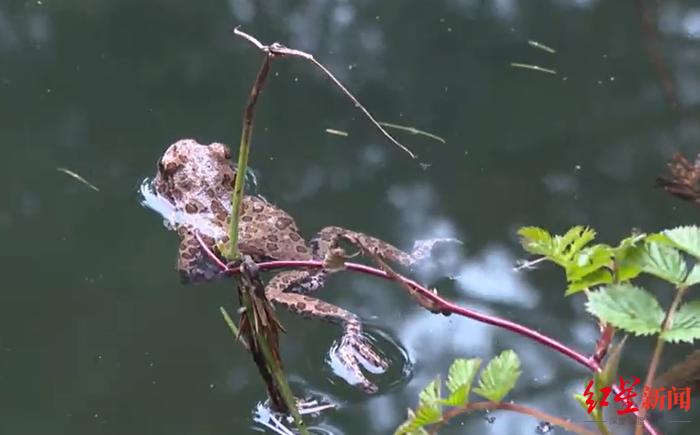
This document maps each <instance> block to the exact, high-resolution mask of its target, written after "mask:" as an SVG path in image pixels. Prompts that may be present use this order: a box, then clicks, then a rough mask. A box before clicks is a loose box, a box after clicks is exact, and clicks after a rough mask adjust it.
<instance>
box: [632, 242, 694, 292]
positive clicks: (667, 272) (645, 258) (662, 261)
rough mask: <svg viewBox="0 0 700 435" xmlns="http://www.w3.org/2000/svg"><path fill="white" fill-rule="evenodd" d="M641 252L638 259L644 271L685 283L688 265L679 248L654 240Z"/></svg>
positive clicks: (669, 280) (678, 283) (674, 282)
mask: <svg viewBox="0 0 700 435" xmlns="http://www.w3.org/2000/svg"><path fill="white" fill-rule="evenodd" d="M639 254H640V255H639V257H638V259H637V260H638V261H639V266H640V267H641V268H642V270H643V271H644V272H646V273H650V274H652V275H655V276H657V277H659V278H661V279H663V280H665V281H668V282H670V283H673V284H675V285H680V284H683V281H684V280H685V277H686V275H687V274H688V267H687V265H686V263H685V260H684V259H683V257H682V256H681V253H680V252H678V250H677V249H675V248H673V247H671V246H669V245H665V244H662V243H659V242H658V241H654V242H647V243H646V244H645V245H644V248H643V249H642V251H641V252H640V253H639Z"/></svg>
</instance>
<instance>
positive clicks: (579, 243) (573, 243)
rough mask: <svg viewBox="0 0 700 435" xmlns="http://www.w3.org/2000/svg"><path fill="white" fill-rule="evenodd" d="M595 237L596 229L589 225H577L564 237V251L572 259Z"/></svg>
mask: <svg viewBox="0 0 700 435" xmlns="http://www.w3.org/2000/svg"><path fill="white" fill-rule="evenodd" d="M593 239H595V230H593V229H591V228H588V227H585V228H584V227H582V226H575V227H573V228H571V229H570V230H569V231H567V232H566V234H564V236H563V237H562V249H563V251H562V253H564V254H565V255H566V257H567V258H569V259H572V258H574V256H575V255H576V254H577V253H578V252H579V251H581V250H582V249H583V247H584V246H586V245H587V244H588V243H590V242H591V241H592V240H593Z"/></svg>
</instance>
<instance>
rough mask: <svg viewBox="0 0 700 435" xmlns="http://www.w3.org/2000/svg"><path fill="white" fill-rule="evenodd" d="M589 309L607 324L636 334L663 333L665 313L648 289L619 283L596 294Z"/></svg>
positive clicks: (589, 303)
mask: <svg viewBox="0 0 700 435" xmlns="http://www.w3.org/2000/svg"><path fill="white" fill-rule="evenodd" d="M586 309H587V310H588V312H589V313H591V314H593V315H594V316H596V317H598V318H599V319H600V320H601V321H603V322H605V323H610V324H611V325H613V326H615V327H616V328H619V329H622V330H625V331H627V332H631V333H633V334H635V335H649V334H656V333H659V332H660V331H661V322H663V319H664V312H663V310H662V309H661V307H660V306H659V303H658V301H657V300H656V299H655V298H654V296H652V295H651V294H650V293H649V292H647V291H646V290H644V289H642V288H639V287H635V286H633V285H630V284H617V285H609V286H606V287H603V288H602V289H600V290H597V291H594V292H592V293H591V294H590V296H589V297H588V302H586Z"/></svg>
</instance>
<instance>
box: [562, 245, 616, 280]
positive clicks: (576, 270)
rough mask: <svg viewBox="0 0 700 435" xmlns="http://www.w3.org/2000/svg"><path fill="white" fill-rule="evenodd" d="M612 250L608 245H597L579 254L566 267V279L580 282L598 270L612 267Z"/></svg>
mask: <svg viewBox="0 0 700 435" xmlns="http://www.w3.org/2000/svg"><path fill="white" fill-rule="evenodd" d="M611 262H612V249H611V248H610V246H607V245H595V246H591V247H590V248H585V249H583V250H581V252H579V253H577V254H576V255H575V256H574V258H573V259H572V261H571V262H570V263H569V264H567V265H566V279H567V280H568V281H569V282H573V281H578V280H580V279H581V278H583V277H584V276H586V275H588V274H591V273H593V272H595V271H596V270H598V269H600V268H603V267H607V266H610V264H611Z"/></svg>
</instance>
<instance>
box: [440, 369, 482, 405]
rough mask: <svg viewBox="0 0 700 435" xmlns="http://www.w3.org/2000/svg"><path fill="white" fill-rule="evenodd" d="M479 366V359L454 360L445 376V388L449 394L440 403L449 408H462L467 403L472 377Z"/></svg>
mask: <svg viewBox="0 0 700 435" xmlns="http://www.w3.org/2000/svg"><path fill="white" fill-rule="evenodd" d="M480 365H481V360H480V359H479V358H472V359H464V358H458V359H456V360H455V361H454V362H453V363H452V366H450V370H449V372H448V375H447V388H448V389H449V390H450V393H451V394H450V397H448V398H447V399H446V400H444V401H443V402H442V403H444V404H445V405H450V406H462V405H466V404H467V403H469V390H471V387H472V382H473V381H474V376H476V372H477V371H479V366H480Z"/></svg>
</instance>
